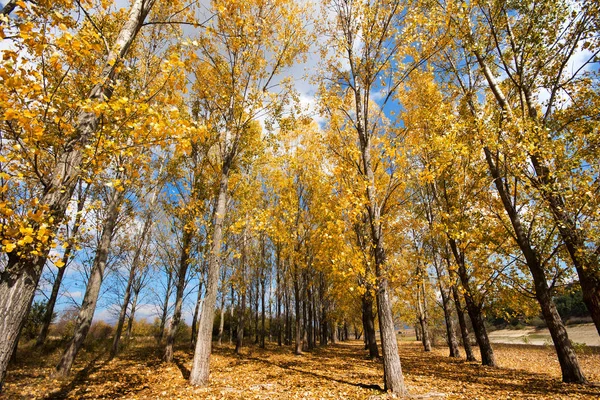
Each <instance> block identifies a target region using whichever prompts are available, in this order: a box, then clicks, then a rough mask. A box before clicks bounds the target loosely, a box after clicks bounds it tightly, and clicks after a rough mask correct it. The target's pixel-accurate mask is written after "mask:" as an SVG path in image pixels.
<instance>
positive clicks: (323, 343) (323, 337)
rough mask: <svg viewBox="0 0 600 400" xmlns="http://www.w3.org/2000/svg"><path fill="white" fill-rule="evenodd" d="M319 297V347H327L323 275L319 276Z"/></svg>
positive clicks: (327, 328)
mask: <svg viewBox="0 0 600 400" xmlns="http://www.w3.org/2000/svg"><path fill="white" fill-rule="evenodd" d="M320 275H321V279H320V284H319V297H320V298H321V323H320V325H321V346H327V337H328V330H329V327H328V324H327V317H328V315H327V304H326V303H325V299H324V297H325V282H324V281H325V278H324V277H323V273H321V274H320Z"/></svg>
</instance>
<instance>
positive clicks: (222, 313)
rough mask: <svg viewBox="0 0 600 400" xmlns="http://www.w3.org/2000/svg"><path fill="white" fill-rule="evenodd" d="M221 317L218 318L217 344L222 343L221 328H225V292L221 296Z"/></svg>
mask: <svg viewBox="0 0 600 400" xmlns="http://www.w3.org/2000/svg"><path fill="white" fill-rule="evenodd" d="M220 316H221V319H220V320H219V335H218V336H217V345H219V346H221V344H222V343H223V330H224V328H225V293H223V296H222V297H221V313H220Z"/></svg>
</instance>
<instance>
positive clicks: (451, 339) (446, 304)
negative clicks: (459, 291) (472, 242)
mask: <svg viewBox="0 0 600 400" xmlns="http://www.w3.org/2000/svg"><path fill="white" fill-rule="evenodd" d="M447 255H448V256H450V255H449V254H447ZM439 260H440V259H439V258H438V257H435V258H434V262H433V265H434V267H435V273H436V275H437V280H438V287H439V288H440V295H441V296H442V308H443V310H444V321H445V322H446V342H447V343H448V349H449V350H450V357H453V358H460V352H459V350H458V341H457V340H456V329H455V328H454V320H453V319H452V310H451V308H450V298H449V297H448V295H449V293H448V291H447V290H446V288H445V287H444V284H443V276H442V272H441V269H442V266H441V265H440V262H439ZM447 262H448V260H447ZM448 273H450V271H449V272H448Z"/></svg>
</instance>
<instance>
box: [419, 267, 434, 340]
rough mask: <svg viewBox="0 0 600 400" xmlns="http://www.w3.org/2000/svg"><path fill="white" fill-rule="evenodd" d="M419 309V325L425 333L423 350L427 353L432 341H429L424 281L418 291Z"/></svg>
mask: <svg viewBox="0 0 600 400" xmlns="http://www.w3.org/2000/svg"><path fill="white" fill-rule="evenodd" d="M421 279H422V278H421ZM417 309H418V310H419V324H420V325H421V332H422V333H423V334H422V336H421V338H422V340H421V342H422V343H423V349H424V350H425V351H431V341H430V339H429V326H428V318H427V302H426V300H425V285H424V283H423V281H422V280H421V284H420V285H419V288H418V290H417Z"/></svg>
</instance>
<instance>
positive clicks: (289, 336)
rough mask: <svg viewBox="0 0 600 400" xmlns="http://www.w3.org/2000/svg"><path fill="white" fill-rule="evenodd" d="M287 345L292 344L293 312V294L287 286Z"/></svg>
mask: <svg viewBox="0 0 600 400" xmlns="http://www.w3.org/2000/svg"><path fill="white" fill-rule="evenodd" d="M284 295H285V345H286V346H289V345H291V344H292V313H291V308H292V305H291V295H290V291H289V289H288V288H287V286H286V290H285V293H284Z"/></svg>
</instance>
